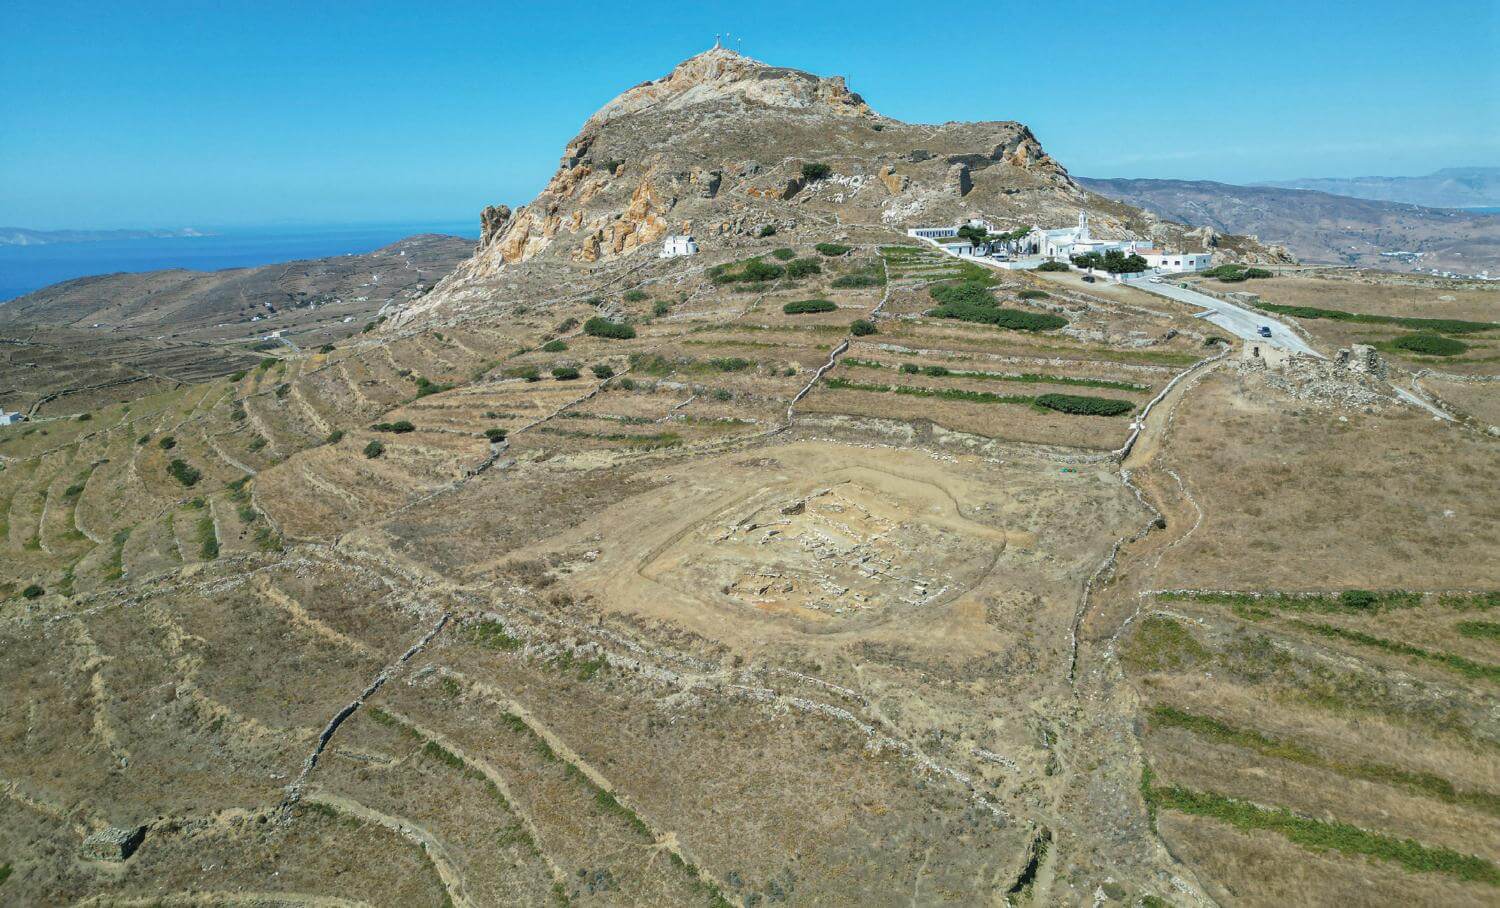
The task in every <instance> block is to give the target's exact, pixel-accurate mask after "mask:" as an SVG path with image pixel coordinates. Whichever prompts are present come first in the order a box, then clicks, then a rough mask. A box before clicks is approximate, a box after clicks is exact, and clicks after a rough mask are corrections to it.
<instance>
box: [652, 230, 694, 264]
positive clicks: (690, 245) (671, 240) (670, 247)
mask: <svg viewBox="0 0 1500 908" xmlns="http://www.w3.org/2000/svg"><path fill="white" fill-rule="evenodd" d="M697 254H698V242H697V240H694V239H693V238H692V237H690V236H686V235H678V234H675V233H674V234H672V235H671V236H669V237H667V238H666V239H664V240H662V242H661V255H660V256H658V258H664V259H670V258H676V257H677V256H679V255H697Z"/></svg>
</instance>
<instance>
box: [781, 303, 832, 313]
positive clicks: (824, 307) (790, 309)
mask: <svg viewBox="0 0 1500 908" xmlns="http://www.w3.org/2000/svg"><path fill="white" fill-rule="evenodd" d="M837 309H838V306H836V305H834V304H833V303H831V302H829V301H828V300H797V301H796V302H793V303H787V304H786V305H785V306H782V307H781V311H782V312H785V313H786V314H787V315H807V314H809V313H813V312H833V311H835V310H837Z"/></svg>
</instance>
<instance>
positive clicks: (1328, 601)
mask: <svg viewBox="0 0 1500 908" xmlns="http://www.w3.org/2000/svg"><path fill="white" fill-rule="evenodd" d="M1158 598H1160V599H1163V600H1166V601H1186V602H1206V603H1210V604H1213V605H1228V606H1231V607H1235V608H1238V609H1260V610H1263V611H1264V610H1267V609H1275V610H1277V611H1283V612H1324V613H1338V614H1350V615H1354V614H1369V613H1372V612H1380V611H1386V610H1389V609H1402V608H1415V607H1416V606H1419V605H1421V604H1422V594H1421V593H1410V592H1405V591H1403V590H1387V591H1381V592H1375V591H1371V590H1344V591H1343V592H1341V593H1338V594H1337V595H1334V594H1330V593H1261V594H1259V595H1252V594H1250V593H1228V592H1225V593H1161V594H1160V595H1159V597H1158Z"/></svg>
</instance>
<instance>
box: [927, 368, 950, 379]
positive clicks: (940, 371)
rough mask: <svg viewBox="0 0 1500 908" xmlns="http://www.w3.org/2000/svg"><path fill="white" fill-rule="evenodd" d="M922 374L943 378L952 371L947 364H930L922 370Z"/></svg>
mask: <svg viewBox="0 0 1500 908" xmlns="http://www.w3.org/2000/svg"><path fill="white" fill-rule="evenodd" d="M922 374H923V375H930V376H932V377H933V378H942V377H943V376H944V375H950V374H952V373H950V372H949V371H948V367H947V366H928V367H926V368H924V369H923V370H922Z"/></svg>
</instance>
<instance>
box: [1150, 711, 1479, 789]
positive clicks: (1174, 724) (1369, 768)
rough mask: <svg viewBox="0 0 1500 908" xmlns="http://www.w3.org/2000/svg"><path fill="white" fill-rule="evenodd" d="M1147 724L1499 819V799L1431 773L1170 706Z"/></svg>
mask: <svg viewBox="0 0 1500 908" xmlns="http://www.w3.org/2000/svg"><path fill="white" fill-rule="evenodd" d="M1151 724H1152V725H1153V726H1158V727H1161V728H1180V729H1183V730H1184V731H1189V732H1192V733H1193V734H1195V735H1197V736H1198V737H1200V738H1207V739H1209V740H1213V741H1219V742H1221V743H1224V744H1229V745H1232V746H1234V747H1240V748H1244V749H1245V750H1252V751H1255V752H1256V753H1259V754H1262V755H1263V756H1267V757H1274V758H1276V759H1280V760H1287V761H1290V762H1293V763H1299V764H1301V765H1303V766H1312V767H1316V768H1318V769H1326V770H1329V771H1331V772H1335V773H1338V774H1339V775H1341V776H1346V777H1348V778H1351V779H1363V780H1365V781H1368V782H1376V783H1379V784H1382V785H1395V786H1398V787H1401V788H1406V789H1409V790H1411V791H1414V792H1416V793H1418V794H1420V795H1423V796H1425V797H1429V798H1433V799H1435V800H1438V801H1442V802H1443V803H1445V804H1463V805H1465V806H1468V807H1474V808H1477V809H1479V810H1483V811H1485V812H1486V813H1490V814H1496V815H1500V795H1496V794H1494V793H1492V792H1488V791H1459V790H1457V789H1456V788H1454V787H1453V783H1452V782H1450V781H1448V780H1447V779H1445V778H1443V777H1442V776H1438V775H1434V774H1432V773H1427V772H1412V771H1410V770H1406V769H1401V768H1400V767H1397V766H1390V765H1387V764H1384V763H1365V762H1355V763H1350V762H1345V761H1343V760H1336V759H1333V758H1331V757H1325V756H1323V755H1322V754H1319V753H1317V752H1315V751H1313V750H1310V749H1309V748H1306V747H1303V746H1302V745H1300V744H1297V743H1295V742H1291V741H1285V740H1279V739H1276V738H1271V737H1267V736H1266V735H1263V734H1261V733H1260V732H1258V731H1256V730H1254V729H1249V728H1237V727H1235V726H1233V725H1230V724H1228V723H1226V722H1221V721H1219V720H1218V719H1215V718H1212V717H1211V716H1202V715H1196V714H1194V713H1189V712H1186V711H1184V710H1180V709H1177V708H1176V707H1172V706H1164V705H1159V706H1157V707H1155V708H1154V709H1152V710H1151Z"/></svg>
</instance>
